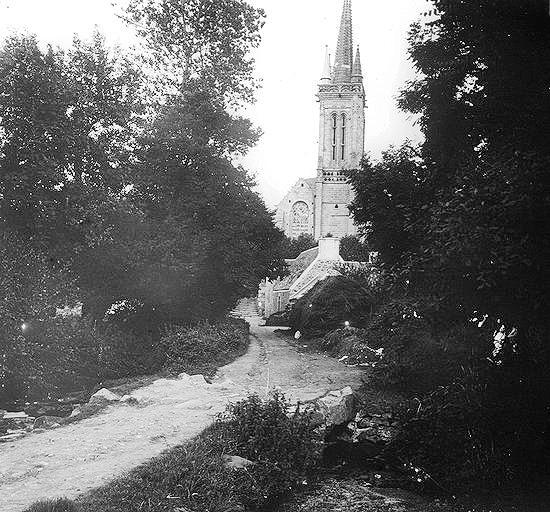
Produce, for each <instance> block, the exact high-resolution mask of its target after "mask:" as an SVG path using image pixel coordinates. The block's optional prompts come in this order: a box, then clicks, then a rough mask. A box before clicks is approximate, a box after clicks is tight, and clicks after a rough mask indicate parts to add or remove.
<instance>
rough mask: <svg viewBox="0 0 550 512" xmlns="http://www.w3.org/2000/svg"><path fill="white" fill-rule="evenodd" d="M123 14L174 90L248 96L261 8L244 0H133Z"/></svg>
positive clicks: (223, 98)
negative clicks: (157, 0)
mask: <svg viewBox="0 0 550 512" xmlns="http://www.w3.org/2000/svg"><path fill="white" fill-rule="evenodd" d="M127 16H128V20H129V22H130V23H132V24H133V25H134V26H135V27H136V28H137V31H138V33H139V35H140V36H141V37H142V38H143V39H144V40H145V41H146V44H147V46H148V48H149V50H150V52H151V56H150V58H151V64H152V65H153V66H154V67H155V68H156V69H157V70H158V68H159V66H160V68H161V71H162V78H163V79H164V80H165V81H168V83H169V84H171V85H172V87H173V88H174V89H175V90H178V89H181V88H183V89H185V90H187V91H193V90H199V91H205V90H208V91H210V92H211V93H212V99H213V100H214V103H216V104H220V102H221V104H224V103H225V102H229V103H239V102H240V101H243V100H244V101H251V100H252V98H253V96H252V94H253V91H254V89H255V83H254V80H253V79H252V76H253V73H252V72H253V69H254V60H253V59H252V58H251V57H250V52H251V50H253V49H254V48H256V47H257V46H258V44H259V43H260V35H259V30H260V28H261V27H262V25H263V18H264V13H263V11H262V10H261V9H256V8H254V7H252V6H251V5H249V4H248V3H247V2H245V1H244V0H221V1H213V0H192V1H188V2H179V1H176V0H162V1H161V2H156V1H154V0H132V1H131V2H130V3H129V6H128V8H127ZM163 87H164V88H165V87H166V85H163Z"/></svg>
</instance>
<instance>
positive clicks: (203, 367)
mask: <svg viewBox="0 0 550 512" xmlns="http://www.w3.org/2000/svg"><path fill="white" fill-rule="evenodd" d="M247 347H248V324H246V322H245V321H244V320H227V321H225V322H217V323H211V322H203V323H200V324H198V325H197V326H194V327H187V328H183V327H171V328H170V329H169V330H168V331H167V332H166V333H165V334H164V335H163V336H162V338H161V340H160V350H161V352H162V354H163V355H164V361H165V362H164V367H165V368H166V369H167V370H169V371H170V372H172V373H181V372H185V373H189V374H195V373H202V374H203V375H211V374H213V373H214V372H215V371H216V370H217V369H218V368H219V367H220V366H223V365H224V364H227V363H229V362H230V361H232V360H233V359H235V358H236V357H237V356H239V355H242V354H243V353H244V352H245V351H246V348H247Z"/></svg>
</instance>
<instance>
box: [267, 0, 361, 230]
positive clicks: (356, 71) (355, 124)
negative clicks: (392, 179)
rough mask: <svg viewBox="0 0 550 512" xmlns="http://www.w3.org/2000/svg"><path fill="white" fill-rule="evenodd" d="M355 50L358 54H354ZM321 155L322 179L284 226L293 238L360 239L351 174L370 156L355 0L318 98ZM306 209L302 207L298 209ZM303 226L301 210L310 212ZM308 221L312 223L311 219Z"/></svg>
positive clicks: (304, 186)
mask: <svg viewBox="0 0 550 512" xmlns="http://www.w3.org/2000/svg"><path fill="white" fill-rule="evenodd" d="M354 50H355V51H354ZM317 99H318V102H319V114H320V122H319V154H318V164H317V175H316V177H315V178H311V179H305V180H304V179H301V180H299V181H298V183H297V184H296V185H295V186H294V187H293V188H292V189H291V191H290V192H289V193H288V194H287V196H285V198H284V199H283V201H282V202H281V203H280V204H279V207H278V209H277V215H276V222H277V224H278V226H279V227H280V228H281V229H283V231H284V232H285V233H286V234H287V236H290V237H296V236H298V235H299V234H302V233H306V234H311V235H313V236H315V238H316V239H319V238H322V237H325V236H326V235H327V234H330V235H332V236H334V237H344V236H347V235H354V234H356V233H357V229H356V227H355V225H354V223H353V219H352V218H351V216H350V214H349V209H348V205H349V204H350V202H351V201H352V199H353V196H352V194H353V191H352V188H351V185H350V184H349V182H348V178H347V173H346V171H347V170H350V169H357V168H359V166H360V162H361V159H362V158H363V154H364V139H365V89H364V86H363V70H362V66H361V54H360V51H359V47H357V48H356V49H355V48H354V44H353V19H352V4H351V0H344V6H343V10H342V17H341V20H340V28H339V32H338V39H337V44H336V52H335V54H334V62H331V55H330V51H329V49H328V47H327V48H326V55H325V60H324V65H323V68H322V74H321V78H320V80H319V90H318V93H317ZM298 203H300V204H298ZM303 203H305V204H307V206H308V212H309V213H308V216H306V214H305V213H303V214H302V216H301V218H300V222H298V221H297V220H296V219H297V218H298V217H297V214H296V211H297V208H298V206H301V207H302V209H301V211H305V209H304V208H303ZM306 217H307V218H306Z"/></svg>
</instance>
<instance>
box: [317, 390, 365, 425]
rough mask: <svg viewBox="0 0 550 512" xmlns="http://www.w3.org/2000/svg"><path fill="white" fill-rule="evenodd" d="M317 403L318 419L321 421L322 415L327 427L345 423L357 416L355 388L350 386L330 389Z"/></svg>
mask: <svg viewBox="0 0 550 512" xmlns="http://www.w3.org/2000/svg"><path fill="white" fill-rule="evenodd" d="M316 405H317V406H316V418H317V421H320V415H322V416H323V417H324V424H325V425H326V426H327V427H332V426H336V425H344V424H346V423H349V422H350V421H351V420H353V419H354V418H355V397H354V394H353V389H351V387H349V386H347V387H345V388H343V389H340V390H338V391H330V392H329V393H328V394H327V395H326V396H324V397H323V398H320V399H319V400H317V404H316ZM317 413H320V415H317Z"/></svg>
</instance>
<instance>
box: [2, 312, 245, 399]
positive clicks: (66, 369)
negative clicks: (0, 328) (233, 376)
mask: <svg viewBox="0 0 550 512" xmlns="http://www.w3.org/2000/svg"><path fill="white" fill-rule="evenodd" d="M247 346H248V324H246V322H244V321H243V320H236V319H227V320H219V321H216V322H203V323H201V324H199V325H196V326H190V327H171V328H170V329H169V330H168V331H167V332H166V334H164V335H163V336H162V337H161V338H160V340H158V341H155V340H154V339H151V338H146V337H143V336H142V337H136V336H133V335H131V333H129V332H125V331H122V330H121V329H120V328H119V327H118V326H117V325H116V324H112V323H109V322H98V323H92V322H90V321H88V320H80V319H64V318H61V319H55V318H54V319H50V320H47V321H44V322H42V323H40V324H37V323H35V324H33V327H32V330H31V329H30V328H29V332H27V333H25V335H21V336H19V338H18V344H17V346H16V347H14V348H13V350H11V351H10V352H9V353H8V354H7V356H6V357H5V363H4V364H5V368H6V369H8V370H7V371H6V372H5V377H4V381H3V386H2V390H1V394H0V397H2V400H3V401H4V402H7V403H10V402H16V401H17V402H19V403H24V402H25V401H27V402H28V401H34V400H45V399H57V398H59V397H62V396H64V395H65V394H67V393H69V392H74V391H83V392H91V391H92V390H93V389H94V388H96V387H97V386H98V385H100V384H101V383H105V382H106V381H117V380H119V379H122V378H126V377H137V376H140V375H151V374H154V373H158V372H161V371H162V372H166V373H168V374H178V373H181V372H185V373H189V374H191V375H194V374H198V373H201V374H205V375H212V374H213V373H215V371H216V370H217V369H218V368H219V367H220V366H223V365H224V364H227V363H229V362H230V361H232V360H234V359H235V358H236V357H238V356H239V355H241V354H243V353H244V352H245V351H246V348H247ZM11 369H16V370H15V371H14V370H11Z"/></svg>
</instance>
